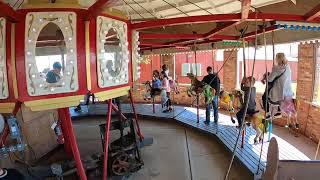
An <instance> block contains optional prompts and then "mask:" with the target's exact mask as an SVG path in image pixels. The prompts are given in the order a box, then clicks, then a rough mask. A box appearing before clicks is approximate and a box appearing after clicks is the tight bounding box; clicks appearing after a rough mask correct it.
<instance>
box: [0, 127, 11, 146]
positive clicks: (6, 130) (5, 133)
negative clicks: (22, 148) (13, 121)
mask: <svg viewBox="0 0 320 180" xmlns="http://www.w3.org/2000/svg"><path fill="white" fill-rule="evenodd" d="M8 135H9V127H8V125H7V124H6V125H5V127H4V129H3V133H2V135H1V137H0V148H1V147H3V146H4V143H5V142H6V140H7V137H8Z"/></svg>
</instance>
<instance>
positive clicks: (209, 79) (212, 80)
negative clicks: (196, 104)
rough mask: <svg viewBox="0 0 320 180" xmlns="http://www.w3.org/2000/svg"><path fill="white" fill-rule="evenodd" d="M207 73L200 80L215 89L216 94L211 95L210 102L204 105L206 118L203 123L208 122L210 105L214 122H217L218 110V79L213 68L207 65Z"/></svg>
mask: <svg viewBox="0 0 320 180" xmlns="http://www.w3.org/2000/svg"><path fill="white" fill-rule="evenodd" d="M207 73H208V75H206V76H205V77H203V79H202V82H204V83H206V84H209V85H210V86H211V87H212V88H213V89H214V90H215V91H216V94H215V96H214V97H213V100H212V103H209V104H207V105H206V120H205V123H206V124H209V123H210V111H211V105H212V108H213V116H214V123H218V119H219V114H218V113H219V112H218V100H219V99H218V96H219V93H220V79H219V76H218V74H217V73H214V72H213V69H212V67H211V66H208V67H207Z"/></svg>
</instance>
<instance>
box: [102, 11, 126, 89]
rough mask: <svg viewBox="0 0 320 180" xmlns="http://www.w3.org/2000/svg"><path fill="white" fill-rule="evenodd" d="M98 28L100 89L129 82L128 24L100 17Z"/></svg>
mask: <svg viewBox="0 0 320 180" xmlns="http://www.w3.org/2000/svg"><path fill="white" fill-rule="evenodd" d="M96 25H97V28H96V39H97V40H96V46H97V48H96V52H97V75H98V76H97V77H98V86H99V87H100V88H106V87H112V86H119V85H124V84H127V83H128V82H129V50H128V45H129V43H128V38H127V24H126V23H125V22H123V21H118V20H115V19H111V18H108V17H103V16H98V17H97V24H96Z"/></svg>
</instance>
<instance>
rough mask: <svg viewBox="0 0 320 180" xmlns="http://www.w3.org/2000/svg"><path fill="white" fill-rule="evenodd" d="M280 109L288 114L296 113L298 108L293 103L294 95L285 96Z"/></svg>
mask: <svg viewBox="0 0 320 180" xmlns="http://www.w3.org/2000/svg"><path fill="white" fill-rule="evenodd" d="M280 109H281V111H283V112H284V113H286V114H295V113H296V108H295V105H294V103H293V100H292V97H289V96H287V97H284V100H283V101H281V104H280Z"/></svg>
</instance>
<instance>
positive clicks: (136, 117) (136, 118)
mask: <svg viewBox="0 0 320 180" xmlns="http://www.w3.org/2000/svg"><path fill="white" fill-rule="evenodd" d="M129 96H130V101H131V108H132V111H133V114H134V118H135V120H136V125H137V130H138V132H137V133H138V135H139V137H140V141H141V140H143V139H144V137H143V135H142V133H141V129H140V126H139V121H138V115H137V112H136V109H135V107H134V102H133V97H132V92H131V90H129Z"/></svg>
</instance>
